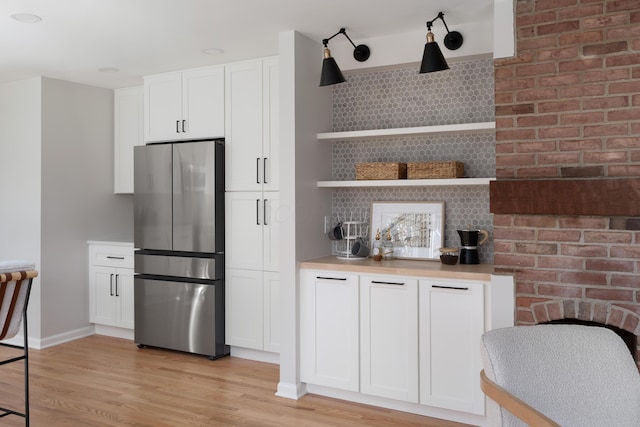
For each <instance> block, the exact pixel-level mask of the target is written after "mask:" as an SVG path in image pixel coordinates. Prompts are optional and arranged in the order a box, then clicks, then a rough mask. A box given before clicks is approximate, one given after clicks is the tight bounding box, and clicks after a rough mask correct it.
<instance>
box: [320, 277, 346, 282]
mask: <svg viewBox="0 0 640 427" xmlns="http://www.w3.org/2000/svg"><path fill="white" fill-rule="evenodd" d="M316 279H319V280H342V281H346V280H347V278H346V277H324V276H316Z"/></svg>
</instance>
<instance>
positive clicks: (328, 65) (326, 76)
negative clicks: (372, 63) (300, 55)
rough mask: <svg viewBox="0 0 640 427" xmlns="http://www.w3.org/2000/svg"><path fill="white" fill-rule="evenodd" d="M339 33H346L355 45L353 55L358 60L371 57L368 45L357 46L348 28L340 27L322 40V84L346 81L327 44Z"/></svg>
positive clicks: (362, 60) (361, 60)
mask: <svg viewBox="0 0 640 427" xmlns="http://www.w3.org/2000/svg"><path fill="white" fill-rule="evenodd" d="M338 34H344V36H345V37H346V38H347V40H349V42H350V43H351V45H353V48H354V50H353V57H354V58H355V60H356V61H359V62H364V61H366V60H367V59H369V55H371V50H369V48H368V47H367V46H366V45H363V44H361V45H358V46H356V45H355V44H354V43H353V42H352V41H351V39H350V38H349V36H348V35H347V32H346V30H345V29H344V28H340V31H338V32H337V33H335V34H334V35H332V36H331V37H329V38H328V39H324V40H322V44H323V45H324V59H323V60H322V72H321V73H320V86H329V85H334V84H336V83H342V82H344V81H345V78H344V76H343V75H342V71H340V68H339V67H338V64H336V60H335V59H333V58H332V57H331V51H330V50H329V48H328V47H327V44H329V40H331V39H332V38H334V37H335V36H337V35H338Z"/></svg>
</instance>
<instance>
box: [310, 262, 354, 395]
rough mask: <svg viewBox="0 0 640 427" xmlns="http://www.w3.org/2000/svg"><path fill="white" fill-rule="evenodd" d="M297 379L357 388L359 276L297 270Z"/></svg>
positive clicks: (332, 385) (330, 385) (344, 387)
mask: <svg viewBox="0 0 640 427" xmlns="http://www.w3.org/2000/svg"><path fill="white" fill-rule="evenodd" d="M300 275H301V276H300V277H301V280H300V379H301V380H302V381H303V382H307V383H312V384H318V385H322V386H327V387H335V388H339V389H343V390H349V391H356V392H357V391H359V383H360V376H359V350H358V347H359V328H358V323H359V319H358V276H357V275H354V274H344V273H338V272H331V271H310V270H302V271H301V272H300Z"/></svg>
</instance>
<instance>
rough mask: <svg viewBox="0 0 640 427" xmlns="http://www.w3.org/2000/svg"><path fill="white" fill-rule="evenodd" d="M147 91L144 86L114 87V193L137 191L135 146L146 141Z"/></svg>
mask: <svg viewBox="0 0 640 427" xmlns="http://www.w3.org/2000/svg"><path fill="white" fill-rule="evenodd" d="M143 93H144V91H143V87H142V86H135V87H130V88H125V89H116V90H114V98H113V100H114V101H113V105H114V115H113V117H114V133H113V138H114V141H113V142H114V173H113V192H114V193H129V194H131V193H133V147H135V146H136V145H143V144H144V140H143V136H142V120H143V118H142V116H143V111H144V110H143V105H144V101H143V99H144V96H143Z"/></svg>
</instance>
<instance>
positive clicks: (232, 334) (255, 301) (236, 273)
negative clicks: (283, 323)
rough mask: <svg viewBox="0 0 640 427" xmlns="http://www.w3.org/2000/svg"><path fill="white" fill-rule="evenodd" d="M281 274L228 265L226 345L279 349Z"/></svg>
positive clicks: (226, 276) (255, 348)
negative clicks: (229, 266) (235, 267)
mask: <svg viewBox="0 0 640 427" xmlns="http://www.w3.org/2000/svg"><path fill="white" fill-rule="evenodd" d="M279 295H280V274H279V273H277V272H269V271H265V272H263V271H258V270H244V269H234V268H230V269H227V270H226V273H225V341H226V344H227V345H232V346H237V347H243V348H249V349H253V350H264V351H271V352H274V353H279V352H280V296H279Z"/></svg>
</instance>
